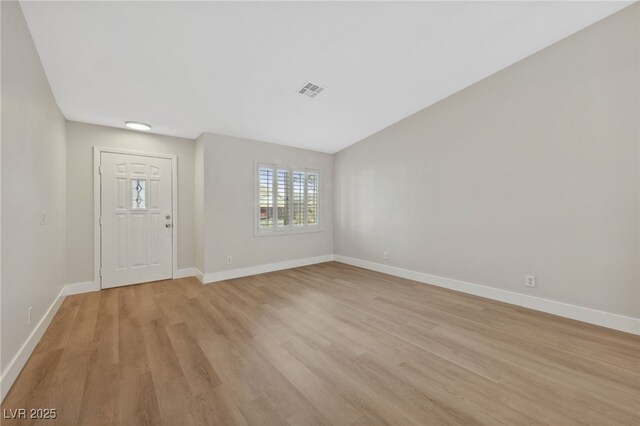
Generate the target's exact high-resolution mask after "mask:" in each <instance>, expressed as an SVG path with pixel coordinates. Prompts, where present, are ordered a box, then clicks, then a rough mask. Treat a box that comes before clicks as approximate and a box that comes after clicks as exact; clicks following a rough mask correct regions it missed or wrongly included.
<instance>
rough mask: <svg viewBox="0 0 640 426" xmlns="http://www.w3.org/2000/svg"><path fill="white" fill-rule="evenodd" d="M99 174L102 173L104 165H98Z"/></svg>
mask: <svg viewBox="0 0 640 426" xmlns="http://www.w3.org/2000/svg"><path fill="white" fill-rule="evenodd" d="M98 174H99V175H101V174H102V166H98Z"/></svg>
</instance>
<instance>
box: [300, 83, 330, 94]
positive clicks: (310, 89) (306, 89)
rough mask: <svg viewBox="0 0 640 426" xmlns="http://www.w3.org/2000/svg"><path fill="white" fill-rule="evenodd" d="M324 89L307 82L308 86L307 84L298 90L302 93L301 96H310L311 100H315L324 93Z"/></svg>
mask: <svg viewBox="0 0 640 426" xmlns="http://www.w3.org/2000/svg"><path fill="white" fill-rule="evenodd" d="M324 89H325V88H324V87H322V86H320V85H319V84H316V83H311V82H307V84H305V85H304V86H302V87H301V88H300V89H298V93H300V94H301V95H305V96H308V97H310V98H315V97H316V96H318V95H319V94H320V93H322V91H323V90H324Z"/></svg>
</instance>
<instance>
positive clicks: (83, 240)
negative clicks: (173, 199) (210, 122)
mask: <svg viewBox="0 0 640 426" xmlns="http://www.w3.org/2000/svg"><path fill="white" fill-rule="evenodd" d="M94 146H101V147H108V148H119V149H127V150H133V151H141V152H150V153H158V154H172V155H176V156H177V157H178V268H190V267H192V266H193V265H194V261H195V259H194V248H195V247H194V224H193V220H194V214H195V213H194V189H193V185H194V171H193V164H194V152H195V143H194V141H193V140H190V139H181V138H174V137H170V136H160V135H156V134H153V133H143V132H134V131H130V130H124V129H116V128H113V127H105V126H97V125H93V124H83V123H76V122H72V121H69V122H68V123H67V176H68V182H67V193H68V201H67V212H68V215H67V220H68V223H69V227H68V232H67V253H68V256H67V258H68V262H67V282H68V283H79V282H86V281H93V147H94Z"/></svg>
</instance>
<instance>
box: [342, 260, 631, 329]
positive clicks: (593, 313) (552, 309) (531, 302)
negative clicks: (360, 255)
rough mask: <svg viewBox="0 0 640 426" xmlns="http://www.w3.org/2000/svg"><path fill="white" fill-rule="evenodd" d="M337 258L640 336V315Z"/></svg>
mask: <svg viewBox="0 0 640 426" xmlns="http://www.w3.org/2000/svg"><path fill="white" fill-rule="evenodd" d="M334 260H335V261H336V262H340V263H346V264H347V265H352V266H358V267H360V268H364V269H370V270H372V271H377V272H382V273H384V274H389V275H394V276H396V277H401V278H406V279H409V280H413V281H418V282H421V283H425V284H431V285H435V286H438V287H444V288H448V289H451V290H456V291H460V292H463V293H468V294H473V295H475V296H480V297H486V298H487V299H493V300H498V301H500V302H506V303H510V304H512V305H517V306H522V307H525V308H529V309H534V310H536V311H541V312H546V313H549V314H553V315H558V316H561V317H565V318H570V319H574V320H578V321H582V322H587V323H590V324H595V325H600V326H602V327H607V328H612V329H614V330H619V331H624V332H627V333H633V334H638V335H640V318H632V317H627V316H623V315H617V314H612V313H610V312H604V311H599V310H596V309H591V308H584V307H582V306H576V305H571V304H568V303H563V302H556V301H555V300H549V299H543V298H540V297H535V296H529V295H527V294H522V293H516V292H512V291H508V290H501V289H497V288H493V287H487V286H483V285H480V284H474V283H470V282H466V281H459V280H454V279H451V278H445V277H440V276H437V275H430V274H425V273H423V272H416V271H411V270H408V269H402V268H397V267H395V266H389V265H384V264H381V263H375V262H369V261H367V260H361V259H355V258H352V257H346V256H341V255H338V254H336V255H334Z"/></svg>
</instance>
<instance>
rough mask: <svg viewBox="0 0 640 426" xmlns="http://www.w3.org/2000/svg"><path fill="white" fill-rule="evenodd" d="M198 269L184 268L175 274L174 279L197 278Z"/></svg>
mask: <svg viewBox="0 0 640 426" xmlns="http://www.w3.org/2000/svg"><path fill="white" fill-rule="evenodd" d="M196 271H197V269H196V268H183V269H178V270H177V271H176V273H175V274H173V278H174V279H178V278H187V277H195V276H196Z"/></svg>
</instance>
